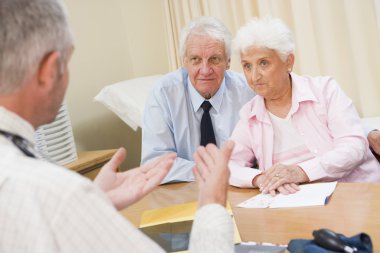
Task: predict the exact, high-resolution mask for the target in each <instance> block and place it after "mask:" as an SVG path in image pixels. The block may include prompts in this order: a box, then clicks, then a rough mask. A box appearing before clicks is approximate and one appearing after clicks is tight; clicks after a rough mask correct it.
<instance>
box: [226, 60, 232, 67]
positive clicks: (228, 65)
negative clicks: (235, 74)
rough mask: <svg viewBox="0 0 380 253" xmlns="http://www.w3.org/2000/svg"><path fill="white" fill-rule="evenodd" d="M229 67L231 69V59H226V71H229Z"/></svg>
mask: <svg viewBox="0 0 380 253" xmlns="http://www.w3.org/2000/svg"><path fill="white" fill-rule="evenodd" d="M230 67H231V58H228V60H227V66H226V70H228V69H230Z"/></svg>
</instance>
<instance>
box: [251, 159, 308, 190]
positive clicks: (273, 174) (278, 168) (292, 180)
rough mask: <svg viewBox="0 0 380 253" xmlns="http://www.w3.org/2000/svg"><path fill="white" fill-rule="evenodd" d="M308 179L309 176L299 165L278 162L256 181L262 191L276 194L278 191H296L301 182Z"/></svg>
mask: <svg viewBox="0 0 380 253" xmlns="http://www.w3.org/2000/svg"><path fill="white" fill-rule="evenodd" d="M308 181H309V178H308V177H307V175H306V174H305V172H304V171H303V170H302V169H301V168H300V167H299V166H297V165H284V164H276V165H274V166H273V167H272V168H270V169H268V170H266V171H264V172H263V173H262V174H261V175H260V176H259V178H258V179H257V182H256V183H257V184H258V186H259V188H260V191H261V192H262V193H264V194H265V193H269V194H271V195H275V194H276V191H278V192H280V193H282V194H292V193H295V192H296V191H298V190H299V187H298V184H299V183H303V182H308Z"/></svg>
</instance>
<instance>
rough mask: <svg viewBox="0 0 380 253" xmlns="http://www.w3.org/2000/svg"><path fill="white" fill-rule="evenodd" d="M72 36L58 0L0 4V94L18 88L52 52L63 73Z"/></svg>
mask: <svg viewBox="0 0 380 253" xmlns="http://www.w3.org/2000/svg"><path fill="white" fill-rule="evenodd" d="M72 45H73V36H72V33H71V30H70V28H69V25H68V22H67V15H66V10H65V8H64V6H63V5H62V2H61V0H1V1H0V94H9V93H12V92H14V91H15V90H17V89H18V88H20V87H21V85H22V84H23V83H24V82H25V80H27V79H28V78H30V77H31V76H32V75H33V74H34V73H35V72H36V71H37V68H38V66H39V64H40V62H41V61H42V60H43V58H44V57H45V56H46V55H47V54H48V53H51V52H53V51H58V52H59V53H60V55H61V57H60V61H59V65H58V67H59V70H60V71H61V72H62V73H63V68H64V62H65V61H66V59H67V57H68V54H69V50H68V49H69V48H70V47H71V46H72Z"/></svg>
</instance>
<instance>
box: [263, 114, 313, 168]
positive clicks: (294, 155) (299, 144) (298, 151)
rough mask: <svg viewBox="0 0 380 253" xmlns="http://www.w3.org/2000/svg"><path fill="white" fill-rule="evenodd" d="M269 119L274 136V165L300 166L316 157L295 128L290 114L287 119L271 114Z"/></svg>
mask: <svg viewBox="0 0 380 253" xmlns="http://www.w3.org/2000/svg"><path fill="white" fill-rule="evenodd" d="M269 117H270V119H271V121H272V126H273V134H274V144H273V158H272V159H273V164H277V163H282V164H287V165H290V164H298V163H300V162H303V161H306V160H309V159H311V158H313V157H314V156H313V155H312V153H311V152H310V151H309V150H308V149H307V147H306V145H305V144H304V142H303V139H302V136H301V135H300V134H299V133H298V132H297V129H296V128H295V127H294V126H293V124H292V120H291V117H290V115H289V114H288V115H287V116H286V118H280V117H277V116H276V115H274V114H272V113H270V112H269Z"/></svg>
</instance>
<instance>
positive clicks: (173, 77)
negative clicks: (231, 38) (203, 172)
mask: <svg viewBox="0 0 380 253" xmlns="http://www.w3.org/2000/svg"><path fill="white" fill-rule="evenodd" d="M253 95H254V93H253V91H252V90H251V89H250V88H249V86H248V85H247V83H246V81H245V78H244V76H243V75H241V74H239V73H236V72H232V71H226V72H225V77H224V80H223V82H222V84H221V86H220V88H219V90H218V91H217V93H216V94H215V95H214V96H213V97H212V98H211V99H210V100H209V102H210V103H211V105H212V108H211V109H210V115H211V120H212V124H213V128H214V133H215V139H216V144H217V146H219V147H220V146H221V145H222V144H223V143H224V142H225V141H226V140H227V139H228V138H229V137H230V135H231V133H232V131H233V129H234V127H235V124H236V122H237V121H238V120H239V110H240V108H241V107H242V106H243V105H244V104H245V103H246V102H248V101H249V100H250V99H251V98H252V97H253ZM204 100H205V99H204V98H203V97H202V96H201V95H200V94H199V93H198V92H197V91H196V90H195V88H194V87H193V85H192V84H191V82H190V80H189V77H188V74H187V71H186V70H185V69H183V68H180V69H178V70H177V71H174V72H171V73H169V74H167V75H165V76H163V77H162V78H160V80H159V81H158V82H157V83H156V84H154V86H153V90H152V91H151V94H150V95H149V97H148V99H147V102H146V105H145V111H144V117H143V127H142V152H141V153H142V154H141V156H142V159H141V163H142V164H144V163H146V162H147V161H149V160H151V159H153V158H156V157H158V156H160V155H162V154H165V153H168V152H175V153H177V159H176V161H175V163H174V165H173V167H172V169H171V170H170V172H169V174H168V175H167V176H166V178H165V179H164V180H163V181H162V183H167V182H176V181H194V175H193V173H192V168H193V166H194V162H193V154H194V152H195V150H196V149H197V147H198V146H199V144H200V122H201V118H202V115H203V109H202V108H200V106H201V104H202V103H203V101H204Z"/></svg>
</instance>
